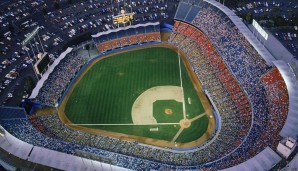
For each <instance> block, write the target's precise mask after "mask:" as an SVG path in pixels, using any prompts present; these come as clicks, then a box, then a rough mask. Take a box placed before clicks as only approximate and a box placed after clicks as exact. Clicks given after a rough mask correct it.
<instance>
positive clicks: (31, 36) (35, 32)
mask: <svg viewBox="0 0 298 171" xmlns="http://www.w3.org/2000/svg"><path fill="white" fill-rule="evenodd" d="M39 29H40V27H39V26H37V27H36V28H35V29H34V30H33V31H32V32H31V33H30V34H29V36H28V37H27V38H26V39H25V40H24V41H23V42H22V49H23V50H26V52H27V54H28V57H29V58H30V53H29V48H27V45H28V44H29V46H30V48H31V51H32V53H33V56H34V58H35V61H37V58H38V57H36V54H35V52H34V49H33V46H32V43H31V42H32V41H33V42H34V45H35V47H36V49H37V52H38V53H40V52H42V53H43V54H44V53H45V50H44V48H43V45H42V42H41V40H40V37H39V34H38V31H39ZM35 37H37V40H36V39H35ZM38 44H40V46H41V50H42V51H40V50H39V48H38ZM32 62H33V61H32ZM32 62H31V65H32V68H33V70H34V67H33V63H32ZM34 73H35V75H36V78H37V79H38V80H39V78H38V76H37V73H36V71H35V70H34Z"/></svg>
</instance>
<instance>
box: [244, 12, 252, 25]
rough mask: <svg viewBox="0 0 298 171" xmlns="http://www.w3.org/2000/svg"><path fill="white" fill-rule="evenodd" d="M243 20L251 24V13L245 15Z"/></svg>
mask: <svg viewBox="0 0 298 171" xmlns="http://www.w3.org/2000/svg"><path fill="white" fill-rule="evenodd" d="M245 20H246V21H247V22H248V23H249V24H251V23H252V14H251V13H247V14H246V16H245Z"/></svg>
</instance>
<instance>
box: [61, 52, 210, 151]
mask: <svg viewBox="0 0 298 171" xmlns="http://www.w3.org/2000/svg"><path fill="white" fill-rule="evenodd" d="M188 65H189V64H188ZM190 68H191V67H190V66H187V64H186V62H185V59H183V57H182V55H178V53H177V50H175V49H173V48H169V47H166V46H165V47H156V46H152V47H147V48H140V49H135V50H129V51H125V52H123V53H118V54H114V55H109V56H106V57H101V58H99V59H97V60H95V61H94V62H93V63H92V64H90V65H89V66H88V67H87V68H86V69H85V70H84V72H82V74H81V75H80V76H79V77H78V78H77V80H76V81H75V83H74V84H73V85H72V87H71V88H70V90H69V91H68V92H67V95H66V96H65V98H64V100H63V102H62V104H61V105H60V108H59V114H60V117H61V118H62V121H64V122H65V123H66V124H67V125H68V126H70V127H72V128H74V129H80V130H84V131H88V132H92V133H100V134H104V135H109V136H113V137H117V138H123V139H130V140H135V141H141V142H145V143H146V142H149V144H154V143H153V142H159V143H160V144H162V142H166V143H168V144H171V145H164V146H169V147H171V146H173V145H174V146H181V147H182V146H183V144H187V143H190V142H200V143H202V142H203V141H204V140H202V137H204V138H203V139H207V138H208V136H209V134H212V131H213V129H214V128H213V127H214V125H215V124H214V118H213V117H212V116H213V114H212V112H211V110H210V105H209V104H208V101H207V99H206V97H205V96H204V95H203V93H202V90H201V88H200V85H199V82H198V81H197V80H195V78H194V74H193V73H192V71H191V69H190ZM200 138H201V139H200ZM160 144H159V145H160ZM154 145H155V144H154Z"/></svg>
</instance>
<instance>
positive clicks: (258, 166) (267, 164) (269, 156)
mask: <svg viewBox="0 0 298 171" xmlns="http://www.w3.org/2000/svg"><path fill="white" fill-rule="evenodd" d="M280 161H281V157H279V155H278V154H276V153H275V152H274V151H273V150H272V149H271V148H270V147H266V148H265V149H264V150H263V151H261V152H260V153H259V154H257V155H256V156H254V157H253V158H251V159H249V160H247V161H246V162H244V163H241V164H239V165H236V166H234V167H230V168H227V169H224V171H239V170H242V171H250V170H264V171H265V170H270V169H271V168H272V167H274V166H275V165H276V164H277V163H279V162H280Z"/></svg>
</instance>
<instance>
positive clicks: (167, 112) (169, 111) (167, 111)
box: [165, 108, 173, 115]
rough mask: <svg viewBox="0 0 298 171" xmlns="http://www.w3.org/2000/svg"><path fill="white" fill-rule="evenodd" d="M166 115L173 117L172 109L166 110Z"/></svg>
mask: <svg viewBox="0 0 298 171" xmlns="http://www.w3.org/2000/svg"><path fill="white" fill-rule="evenodd" d="M165 114H167V115H171V114H173V111H172V109H169V108H165Z"/></svg>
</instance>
